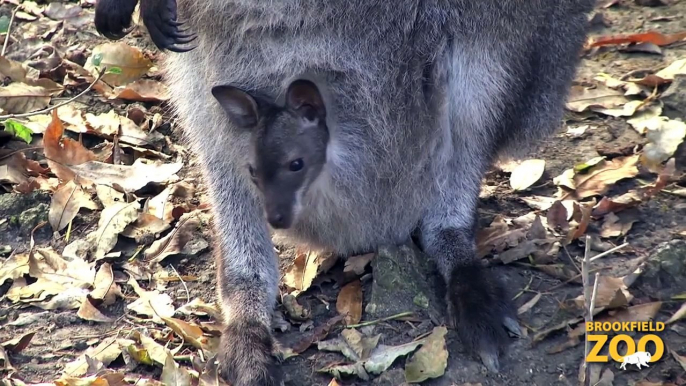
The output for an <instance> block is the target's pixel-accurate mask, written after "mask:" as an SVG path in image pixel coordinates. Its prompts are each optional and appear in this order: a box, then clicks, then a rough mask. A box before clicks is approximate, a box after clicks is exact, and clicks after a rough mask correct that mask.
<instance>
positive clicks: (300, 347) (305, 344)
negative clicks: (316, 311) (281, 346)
mask: <svg viewBox="0 0 686 386" xmlns="http://www.w3.org/2000/svg"><path fill="white" fill-rule="evenodd" d="M343 320H344V319H343V316H342V315H337V316H334V317H333V318H331V319H329V320H327V321H326V323H324V324H321V325H319V326H317V328H315V329H314V330H313V331H312V332H311V333H309V334H307V335H305V337H304V338H303V339H302V340H300V341H299V342H298V343H296V344H295V345H294V346H292V347H291V348H289V349H287V352H285V353H284V354H285V355H284V359H287V358H289V357H291V356H293V355H297V354H300V353H302V352H304V351H305V350H307V349H308V348H309V347H310V346H312V344H314V343H316V342H319V341H321V340H322V339H324V338H326V337H327V335H329V332H330V331H331V329H332V328H334V327H335V326H336V325H338V324H339V323H340V322H342V321H343Z"/></svg>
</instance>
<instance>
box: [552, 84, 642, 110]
mask: <svg viewBox="0 0 686 386" xmlns="http://www.w3.org/2000/svg"><path fill="white" fill-rule="evenodd" d="M627 103H629V99H628V98H627V97H626V96H624V93H623V92H620V91H617V90H613V89H611V88H609V87H605V86H599V87H596V88H586V87H582V86H572V88H571V92H570V95H569V98H568V101H567V104H566V106H567V109H568V110H570V111H574V112H577V113H581V112H584V111H586V110H589V109H590V110H593V109H605V110H607V109H614V108H617V107H621V106H624V105H625V104H627Z"/></svg>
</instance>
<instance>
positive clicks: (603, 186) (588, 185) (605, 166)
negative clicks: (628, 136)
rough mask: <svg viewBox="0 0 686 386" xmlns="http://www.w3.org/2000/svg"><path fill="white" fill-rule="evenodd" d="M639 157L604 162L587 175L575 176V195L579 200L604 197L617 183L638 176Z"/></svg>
mask: <svg viewBox="0 0 686 386" xmlns="http://www.w3.org/2000/svg"><path fill="white" fill-rule="evenodd" d="M638 159H639V156H638V155H633V156H629V157H622V158H615V159H613V160H611V161H603V162H600V163H599V164H597V165H596V166H594V167H592V168H590V169H589V170H588V172H587V173H585V174H577V175H575V176H574V185H575V187H574V188H573V189H575V190H574V192H572V193H568V194H566V195H565V196H568V195H574V196H575V198H577V199H584V198H587V197H591V196H598V195H602V194H604V193H605V192H607V190H608V189H609V188H610V187H611V186H612V185H613V184H614V183H616V182H617V181H619V180H622V179H626V178H633V177H635V176H636V175H638V167H637V166H636V165H637V164H638Z"/></svg>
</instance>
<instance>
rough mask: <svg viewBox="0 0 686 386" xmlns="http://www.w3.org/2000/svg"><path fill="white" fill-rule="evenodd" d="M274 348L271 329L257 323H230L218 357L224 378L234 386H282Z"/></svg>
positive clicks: (239, 321)
mask: <svg viewBox="0 0 686 386" xmlns="http://www.w3.org/2000/svg"><path fill="white" fill-rule="evenodd" d="M273 348H274V341H273V338H272V335H271V332H270V330H269V326H266V325H264V324H262V323H261V322H259V321H253V320H235V321H232V322H230V323H229V324H228V325H227V326H226V328H225V329H224V332H223V333H222V338H221V344H220V347H219V354H217V360H218V361H219V372H220V375H221V377H222V378H223V379H225V380H226V381H227V382H229V384H230V385H231V386H257V385H259V386H279V385H282V384H283V382H282V379H281V373H280V371H279V367H278V365H277V361H276V358H274V357H272V350H273Z"/></svg>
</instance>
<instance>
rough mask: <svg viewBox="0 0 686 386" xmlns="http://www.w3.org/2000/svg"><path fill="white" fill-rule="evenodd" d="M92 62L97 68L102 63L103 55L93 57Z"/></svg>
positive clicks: (98, 54)
mask: <svg viewBox="0 0 686 386" xmlns="http://www.w3.org/2000/svg"><path fill="white" fill-rule="evenodd" d="M92 62H93V65H94V66H96V67H97V66H99V65H100V63H102V53H97V54H95V55H93V59H92Z"/></svg>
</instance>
